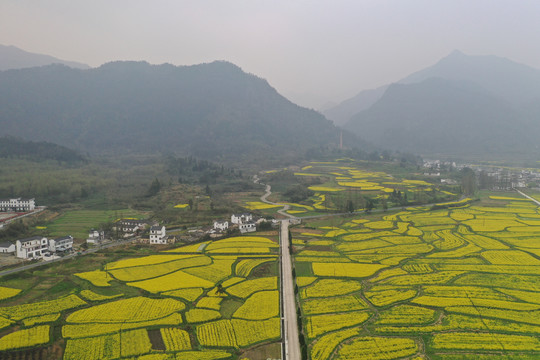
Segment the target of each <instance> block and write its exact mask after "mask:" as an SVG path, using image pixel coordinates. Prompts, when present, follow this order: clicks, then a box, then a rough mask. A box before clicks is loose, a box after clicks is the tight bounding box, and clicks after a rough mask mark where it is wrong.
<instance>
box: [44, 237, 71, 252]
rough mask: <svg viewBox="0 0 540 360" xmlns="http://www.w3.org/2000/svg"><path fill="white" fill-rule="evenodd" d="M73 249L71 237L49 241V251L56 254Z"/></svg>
mask: <svg viewBox="0 0 540 360" xmlns="http://www.w3.org/2000/svg"><path fill="white" fill-rule="evenodd" d="M71 249H73V237H72V236H71V235H68V236H64V237H60V238H58V239H50V240H49V251H51V252H54V253H58V252H66V251H70V250H71Z"/></svg>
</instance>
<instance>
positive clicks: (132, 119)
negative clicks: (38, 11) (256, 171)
mask: <svg viewBox="0 0 540 360" xmlns="http://www.w3.org/2000/svg"><path fill="white" fill-rule="evenodd" d="M0 109H2V111H0V135H11V136H17V137H22V138H24V139H28V140H33V141H49V142H53V143H57V144H61V145H66V146H69V147H71V148H74V149H77V150H80V151H83V152H90V153H103V152H107V151H108V152H172V153H178V154H182V155H190V154H196V155H197V156H200V157H207V158H216V157H220V156H225V154H227V155H231V156H234V154H237V155H236V156H237V157H242V156H247V155H248V154H254V153H257V154H259V155H265V154H269V153H270V152H277V153H291V152H297V153H298V152H300V153H301V152H303V151H305V150H306V149H308V148H311V147H317V146H334V147H335V146H337V144H338V143H339V132H340V130H339V129H338V128H337V127H335V126H334V125H333V124H332V123H331V122H330V121H329V120H327V119H326V118H324V116H322V115H321V114H319V113H317V112H316V111H314V110H309V109H305V108H302V107H300V106H298V105H295V104H293V103H292V102H290V101H289V100H287V99H286V98H285V97H283V96H282V95H280V94H279V93H278V92H277V91H276V90H275V89H274V88H273V87H271V86H270V85H269V84H268V82H267V81H266V80H264V79H262V78H259V77H257V76H255V75H252V74H247V73H245V72H243V71H242V70H241V69H240V68H239V67H238V66H236V65H234V64H232V63H229V62H225V61H216V62H212V63H206V64H199V65H191V66H174V65H170V64H163V65H150V64H148V63H147V62H134V61H129V62H125V61H117V62H111V63H107V64H104V65H102V66H100V67H98V68H93V69H87V70H80V69H73V68H69V67H66V66H63V65H49V66H45V67H39V68H29V69H19V70H7V71H2V72H0ZM345 137H346V138H347V139H349V140H348V142H349V143H351V142H352V141H357V139H356V138H355V137H354V136H353V135H350V134H346V135H345Z"/></svg>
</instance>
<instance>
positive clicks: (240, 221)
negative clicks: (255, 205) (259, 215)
mask: <svg viewBox="0 0 540 360" xmlns="http://www.w3.org/2000/svg"><path fill="white" fill-rule="evenodd" d="M231 223H233V224H236V225H238V229H240V232H241V233H242V234H243V233H246V232H253V231H257V225H256V224H255V222H253V215H252V214H248V213H244V214H232V215H231Z"/></svg>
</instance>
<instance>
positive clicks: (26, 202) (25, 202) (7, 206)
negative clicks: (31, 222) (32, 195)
mask: <svg viewBox="0 0 540 360" xmlns="http://www.w3.org/2000/svg"><path fill="white" fill-rule="evenodd" d="M35 208H36V202H35V200H34V199H22V198H13V199H0V211H3V212H8V211H13V212H28V211H34V210H35Z"/></svg>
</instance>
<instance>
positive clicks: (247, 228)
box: [238, 222, 257, 234]
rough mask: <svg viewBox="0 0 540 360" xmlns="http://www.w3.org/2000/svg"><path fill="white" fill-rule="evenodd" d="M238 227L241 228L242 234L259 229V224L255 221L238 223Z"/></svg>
mask: <svg viewBox="0 0 540 360" xmlns="http://www.w3.org/2000/svg"><path fill="white" fill-rule="evenodd" d="M238 228H239V229H240V232H241V233H242V234H243V233H247V232H254V231H257V224H255V223H254V222H248V223H244V224H240V225H238Z"/></svg>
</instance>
